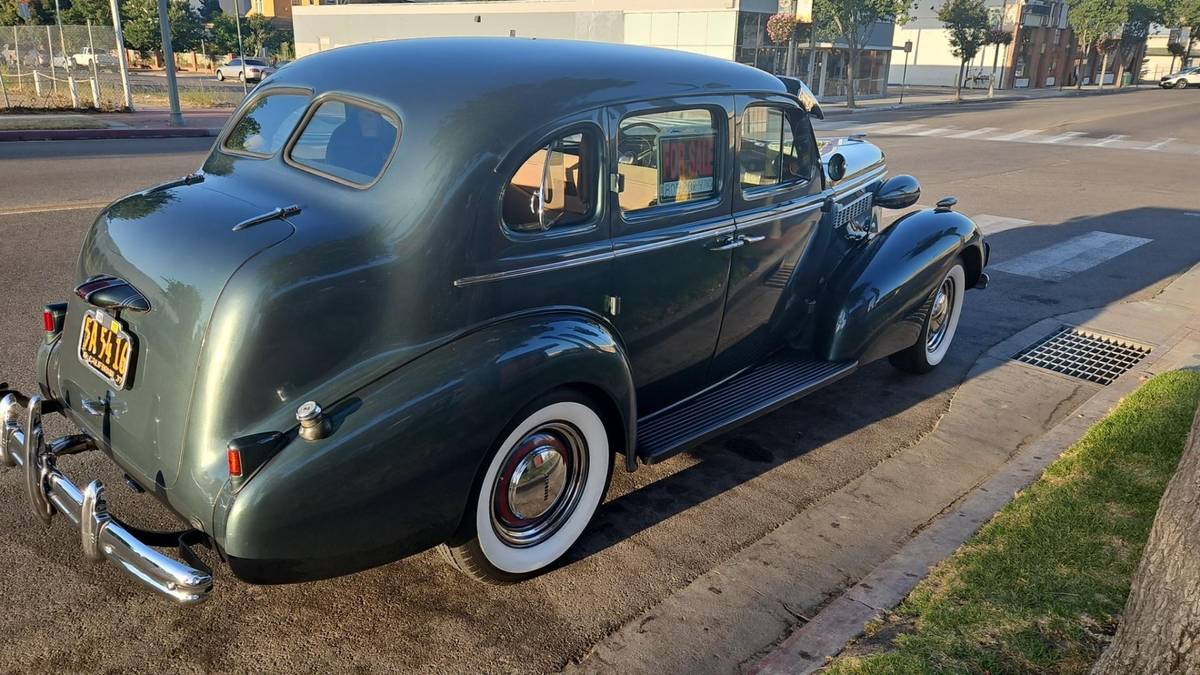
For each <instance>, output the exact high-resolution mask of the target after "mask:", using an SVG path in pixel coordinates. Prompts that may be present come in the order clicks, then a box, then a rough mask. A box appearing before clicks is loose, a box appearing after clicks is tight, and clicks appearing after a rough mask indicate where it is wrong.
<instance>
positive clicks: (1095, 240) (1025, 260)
mask: <svg viewBox="0 0 1200 675" xmlns="http://www.w3.org/2000/svg"><path fill="white" fill-rule="evenodd" d="M1151 241H1153V239H1146V238H1144V237H1131V236H1128V235H1124V234H1112V233H1111V232H1099V231H1093V232H1088V233H1087V234H1083V235H1080V236H1078V237H1072V238H1070V239H1068V240H1066V241H1063V242H1060V243H1057V244H1054V245H1053V246H1047V247H1046V248H1042V249H1038V250H1036V251H1031V252H1029V253H1026V254H1025V255H1020V256H1017V257H1016V258H1013V259H1011V260H1005V261H1003V262H1000V263H996V264H995V265H992V266H991V269H994V270H999V271H1001V272H1008V273H1009V274H1019V275H1021V276H1024V277H1033V278H1034V279H1042V280H1044V281H1065V280H1067V279H1069V278H1071V276H1073V275H1075V274H1077V273H1079V272H1082V271H1084V270H1088V269H1091V268H1093V267H1095V266H1096V265H1099V264H1100V263H1103V262H1106V261H1108V260H1111V259H1113V258H1115V257H1117V256H1119V255H1121V254H1123V253H1128V252H1129V251H1132V250H1133V249H1135V248H1137V247H1139V246H1142V245H1144V244H1149V243H1150V242H1151Z"/></svg>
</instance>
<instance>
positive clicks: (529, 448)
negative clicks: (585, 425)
mask: <svg viewBox="0 0 1200 675" xmlns="http://www.w3.org/2000/svg"><path fill="white" fill-rule="evenodd" d="M586 479H587V445H586V443H585V442H584V440H583V435H582V434H580V433H579V431H578V430H576V429H575V427H573V426H571V425H569V424H566V423H564V422H552V423H549V424H545V425H543V426H541V427H538V428H537V429H535V430H533V431H532V432H530V433H528V434H526V435H525V437H524V438H522V439H521V440H520V441H518V442H517V444H516V445H515V446H513V448H512V449H511V450H510V451H509V453H508V456H507V457H506V458H505V459H504V463H503V464H502V465H501V469H500V475H499V476H498V477H497V480H496V484H495V487H494V488H493V490H492V528H493V529H494V530H495V531H496V534H497V535H498V536H499V537H500V539H501V540H502V541H504V542H505V543H506V544H508V545H510V546H514V547H526V546H534V545H536V544H539V543H541V542H543V541H545V540H546V539H548V538H550V537H551V536H552V535H553V534H554V533H555V532H557V531H558V528H560V527H562V524H563V523H564V522H566V520H567V519H568V518H570V516H571V514H572V513H573V512H574V511H575V507H576V506H577V505H578V503H579V498H580V497H581V496H582V494H583V485H584V483H585V482H586Z"/></svg>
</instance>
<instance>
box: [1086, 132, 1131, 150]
mask: <svg viewBox="0 0 1200 675" xmlns="http://www.w3.org/2000/svg"><path fill="white" fill-rule="evenodd" d="M1125 138H1129V137H1128V136H1126V135H1125V134H1113V135H1112V136H1109V137H1108V138H1103V139H1101V140H1098V141H1096V142H1095V143H1092V145H1093V146H1095V147H1097V148H1102V147H1104V146H1106V145H1108V144H1110V143H1116V142H1117V141H1119V140H1122V139H1125Z"/></svg>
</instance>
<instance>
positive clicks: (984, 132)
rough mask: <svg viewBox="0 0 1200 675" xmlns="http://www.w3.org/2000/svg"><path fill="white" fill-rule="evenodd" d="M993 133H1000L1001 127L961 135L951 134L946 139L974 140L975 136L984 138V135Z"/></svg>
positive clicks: (974, 130) (965, 132)
mask: <svg viewBox="0 0 1200 675" xmlns="http://www.w3.org/2000/svg"><path fill="white" fill-rule="evenodd" d="M992 131H1000V127H984V128H982V129H972V130H970V131H964V132H962V133H961V134H950V135H949V136H947V137H946V138H973V137H975V136H982V135H983V134H986V133H990V132H992Z"/></svg>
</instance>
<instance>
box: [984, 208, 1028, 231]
mask: <svg viewBox="0 0 1200 675" xmlns="http://www.w3.org/2000/svg"><path fill="white" fill-rule="evenodd" d="M971 220H974V221H975V224H976V225H978V226H979V229H981V230H983V233H984V234H996V233H997V232H1003V231H1005V230H1015V229H1017V228H1018V227H1028V226H1029V225H1033V221H1032V220H1022V219H1020V218H1005V217H1004V216H993V215H991V214H987V213H981V214H979V215H977V216H973V217H972V218H971Z"/></svg>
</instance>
